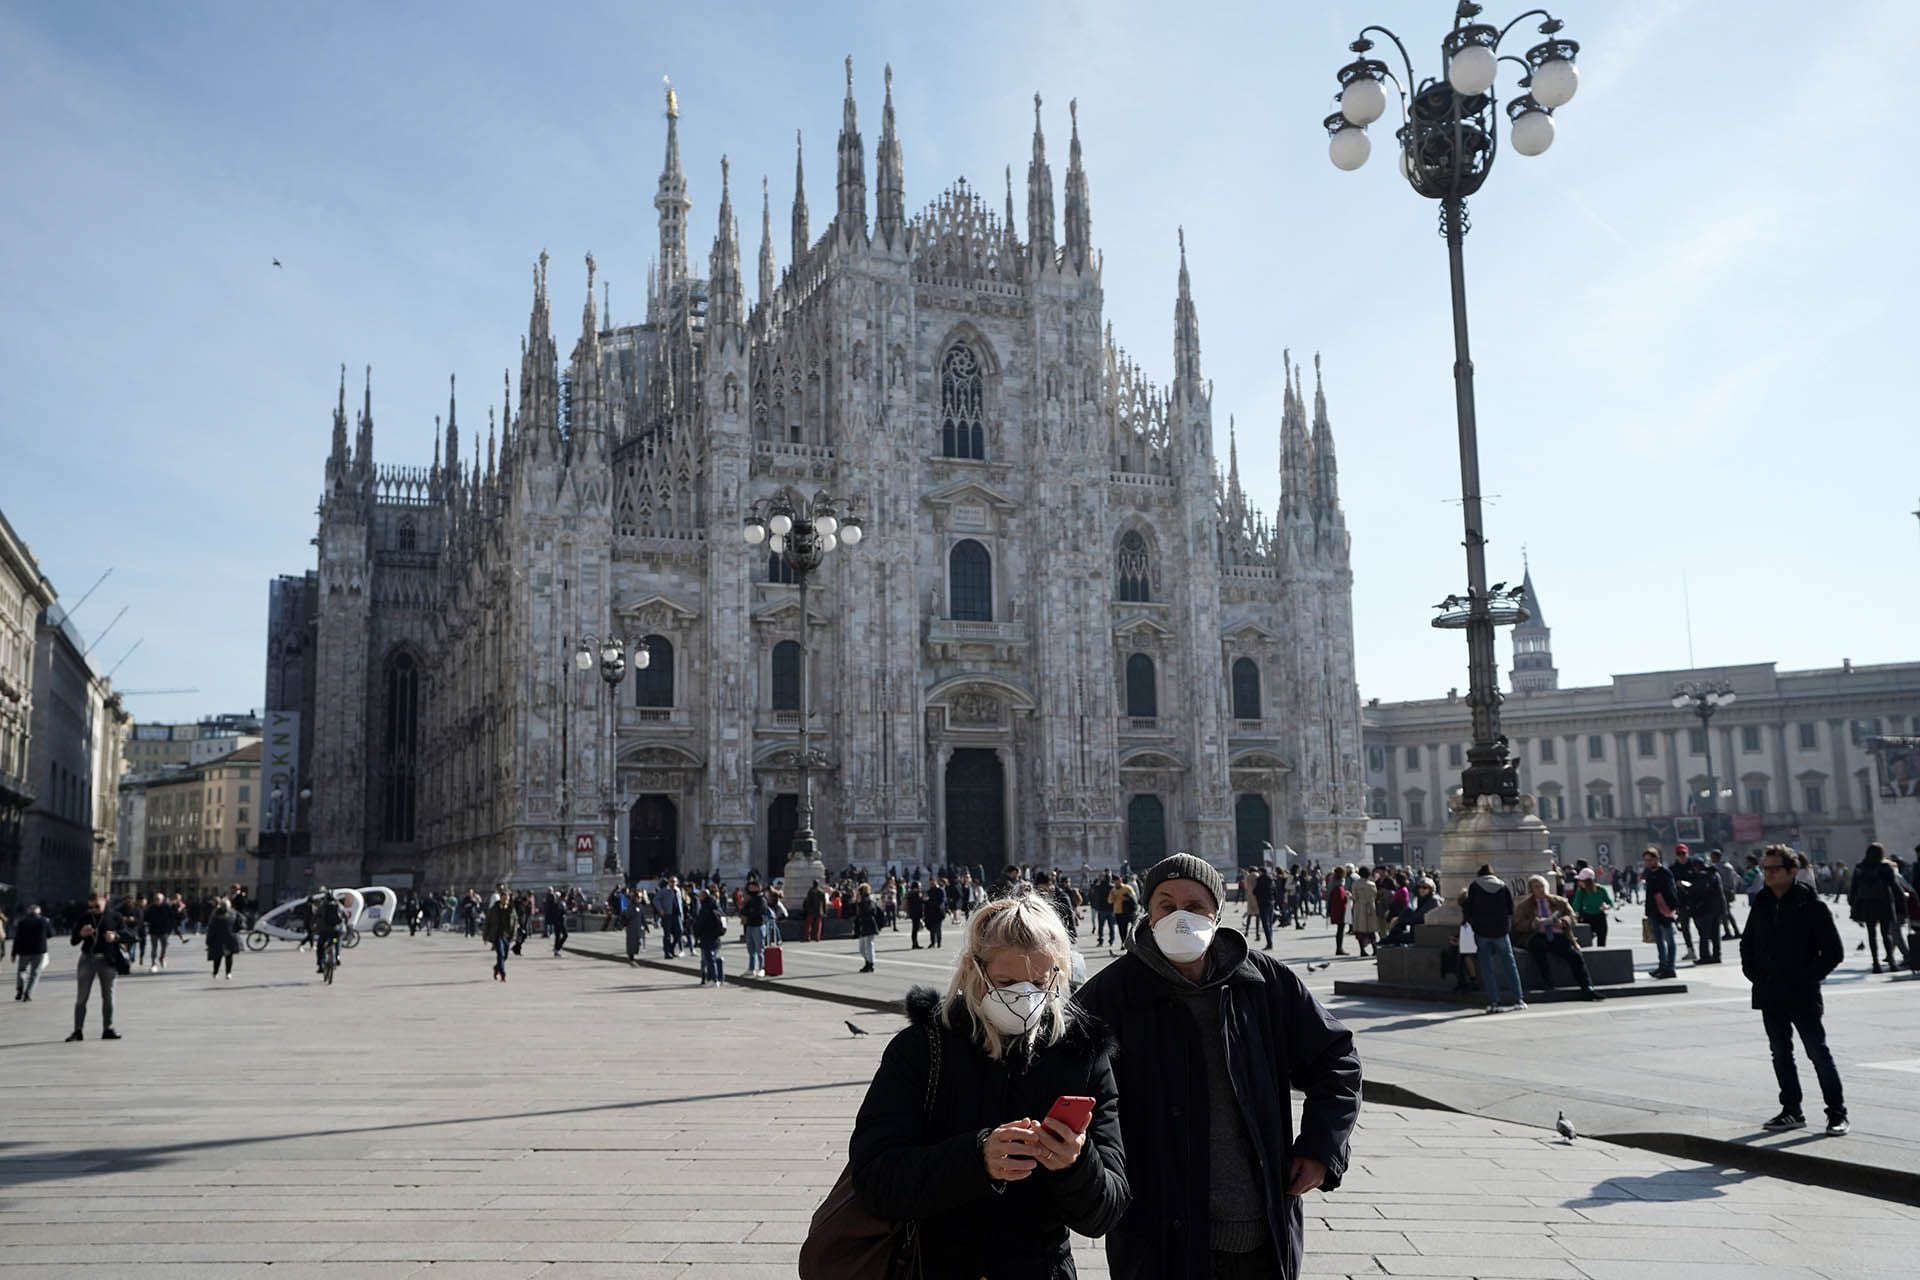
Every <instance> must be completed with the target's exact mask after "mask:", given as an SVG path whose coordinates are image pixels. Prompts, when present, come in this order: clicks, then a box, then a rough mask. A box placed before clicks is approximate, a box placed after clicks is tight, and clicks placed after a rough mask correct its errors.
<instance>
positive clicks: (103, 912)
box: [67, 892, 131, 1040]
mask: <svg viewBox="0 0 1920 1280" xmlns="http://www.w3.org/2000/svg"><path fill="white" fill-rule="evenodd" d="M128 928H129V926H128V925H127V924H126V922H125V920H124V919H123V918H122V916H121V913H120V911H119V910H118V909H117V908H114V907H110V906H108V905H107V900H106V898H105V896H104V895H102V894H100V893H98V892H95V893H90V894H88V895H87V909H86V910H85V911H84V912H82V913H81V914H80V917H79V918H78V919H76V920H75V921H74V922H73V932H72V933H71V934H69V935H68V938H67V941H68V942H70V943H72V944H73V945H74V946H76V947H79V948H80V963H79V964H78V965H76V966H75V967H74V972H75V976H76V977H77V978H78V979H79V985H80V990H79V994H78V996H77V998H76V999H75V1000H74V1002H73V1034H72V1035H70V1036H68V1037H67V1039H69V1040H84V1039H86V1036H85V1034H84V1028H85V1027H86V1025H87V997H89V996H91V995H92V994H93V984H94V983H95V982H96V981H97V982H98V983H99V984H100V1038H101V1039H102V1040H118V1039H119V1038H120V1033H119V1032H118V1031H115V1030H114V1029H113V980H114V979H115V978H117V977H119V976H120V967H121V966H122V965H124V964H126V962H127V959H126V945H127V943H128V942H129V941H131V939H130V938H129V937H128V936H127V932H128Z"/></svg>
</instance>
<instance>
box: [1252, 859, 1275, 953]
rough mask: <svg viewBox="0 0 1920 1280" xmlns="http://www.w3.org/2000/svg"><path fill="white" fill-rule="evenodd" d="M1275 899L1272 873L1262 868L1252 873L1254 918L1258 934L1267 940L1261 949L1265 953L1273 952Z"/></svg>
mask: <svg viewBox="0 0 1920 1280" xmlns="http://www.w3.org/2000/svg"><path fill="white" fill-rule="evenodd" d="M1275 897H1276V890H1275V888H1274V884H1273V873H1272V872H1270V871H1268V870H1267V868H1266V867H1264V866H1263V867H1261V868H1260V870H1259V871H1257V872H1255V873H1254V877H1253V905H1254V914H1255V918H1256V919H1257V920H1259V922H1260V932H1261V933H1262V934H1263V935H1265V937H1266V940H1267V945H1266V946H1265V947H1264V948H1263V949H1264V950H1267V951H1271V950H1273V923H1274V919H1275V917H1276V916H1277V915H1278V910H1277V908H1276V907H1275V903H1274V899H1275Z"/></svg>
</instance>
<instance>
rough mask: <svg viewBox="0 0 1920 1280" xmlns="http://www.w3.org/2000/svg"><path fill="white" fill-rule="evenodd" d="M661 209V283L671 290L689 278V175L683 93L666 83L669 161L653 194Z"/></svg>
mask: <svg viewBox="0 0 1920 1280" xmlns="http://www.w3.org/2000/svg"><path fill="white" fill-rule="evenodd" d="M653 207H654V208H655V209H657V210H659V212H660V284H661V287H662V288H663V289H665V290H671V289H672V288H673V286H674V285H677V284H680V283H682V282H683V281H685V280H686V278H687V211H688V210H689V209H691V208H693V202H692V201H691V200H689V199H687V179H686V175H685V174H683V173H681V172H680V95H678V94H677V93H675V92H674V91H673V86H672V84H671V83H669V84H668V85H667V163H666V167H665V168H663V169H662V170H661V171H660V190H659V192H658V193H657V194H656V195H655V196H654V197H653Z"/></svg>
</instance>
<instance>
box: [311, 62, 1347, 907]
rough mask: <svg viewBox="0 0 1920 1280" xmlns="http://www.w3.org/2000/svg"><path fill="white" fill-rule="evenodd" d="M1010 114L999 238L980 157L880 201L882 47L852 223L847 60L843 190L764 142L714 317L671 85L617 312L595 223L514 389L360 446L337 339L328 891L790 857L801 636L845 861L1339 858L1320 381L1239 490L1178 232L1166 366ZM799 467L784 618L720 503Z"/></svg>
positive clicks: (1037, 133) (1334, 499)
mask: <svg viewBox="0 0 1920 1280" xmlns="http://www.w3.org/2000/svg"><path fill="white" fill-rule="evenodd" d="M1034 107H1035V120H1034V134H1033V158H1032V160H1031V162H1030V163H1029V165H1028V167H1027V211H1026V227H1025V235H1024V236H1022V235H1020V234H1019V233H1018V232H1017V231H1016V226H1015V218H1014V207H1013V186H1012V178H1011V171H1009V177H1008V190H1007V199H1006V207H1005V211H1004V213H996V212H995V211H994V210H993V209H992V208H991V207H990V206H989V204H988V203H987V202H985V201H983V200H982V199H981V196H980V195H979V193H978V192H977V190H976V189H975V188H974V187H972V186H971V185H969V184H967V183H966V182H965V181H964V180H963V181H960V182H958V183H956V184H955V185H954V186H952V187H950V188H948V189H947V190H946V191H945V192H943V193H942V194H941V195H940V196H939V197H938V198H937V199H936V200H934V201H933V203H932V204H931V205H929V206H928V207H927V208H926V209H925V210H923V211H922V212H920V213H918V214H915V215H911V216H910V215H909V214H908V212H907V207H906V203H905V195H904V192H905V184H904V178H903V171H902V151H901V145H900V140H899V138H898V137H897V136H896V134H895V130H894V110H893V93H892V74H891V71H889V72H888V76H887V98H886V103H885V106H884V107H883V108H882V114H881V124H880V140H879V146H878V148H877V150H876V152H875V154H874V157H873V159H874V166H875V170H876V173H875V181H874V187H873V199H874V212H873V216H872V217H871V218H869V216H868V212H867V201H868V187H867V181H866V175H865V163H866V153H865V148H864V144H863V142H862V140H861V135H860V131H859V128H858V124H857V120H856V112H855V107H854V97H853V78H852V67H851V62H849V66H848V74H847V96H846V102H845V107H844V115H843V123H842V126H841V130H840V137H839V144H838V166H837V167H838V175H837V180H836V182H835V193H836V203H835V207H834V210H833V216H832V218H831V219H830V220H829V221H828V223H827V225H826V227H825V228H824V230H823V231H822V232H821V234H819V235H818V236H816V235H814V234H813V233H812V232H811V231H810V229H809V215H808V209H807V202H806V191H805V184H804V176H803V173H802V171H801V169H800V161H799V158H798V156H796V160H795V185H794V199H793V211H792V234H791V240H790V246H791V249H790V258H789V261H788V263H787V264H786V266H785V269H784V270H781V269H778V268H777V266H776V262H775V253H774V246H773V235H772V219H771V213H770V210H769V208H768V204H767V199H766V195H765V188H764V184H763V187H762V205H761V244H760V257H759V280H758V291H757V293H756V294H755V296H754V303H753V305H752V306H751V307H749V306H748V304H747V289H746V281H745V278H744V276H743V273H742V270H741V256H740V243H739V231H738V227H737V225H736V219H735V216H734V212H733V206H732V200H731V193H730V190H729V182H728V175H727V167H726V161H725V160H722V161H721V185H720V202H719V221H718V229H717V234H716V236H715V238H714V241H713V248H712V251H711V253H710V254H709V255H708V259H707V272H706V275H705V278H701V277H700V276H699V275H697V274H695V271H696V268H695V266H694V264H693V263H692V262H691V260H690V259H689V256H688V252H687V238H688V226H687V223H688V217H689V213H690V211H691V208H692V202H691V200H690V199H689V198H688V195H687V180H686V177H685V175H684V173H683V172H682V169H681V163H680V147H679V137H678V115H679V108H678V103H677V101H676V99H675V97H674V95H673V93H672V92H671V91H669V93H668V96H667V113H666V164H665V168H664V171H663V172H662V173H661V175H660V187H659V193H658V195H657V196H656V198H655V200H654V205H655V207H656V209H657V210H658V212H659V246H658V249H657V259H656V262H655V264H654V269H653V273H652V279H651V280H650V283H649V295H648V299H647V311H646V321H645V323H643V324H636V325H631V326H623V327H612V326H608V327H603V326H602V323H601V321H600V319H599V317H598V315H597V314H596V308H595V305H594V303H595V299H594V263H593V259H592V258H591V257H588V258H587V260H586V299H585V305H584V308H583V315H582V319H581V325H580V336H579V338H578V339H577V340H576V342H575V344H574V347H573V350H572V353H571V355H570V356H569V358H568V360H567V361H566V362H565V363H564V364H562V363H561V362H560V361H559V359H558V352H557V348H556V346H555V342H554V338H553V333H552V329H551V326H550V307H549V293H548V273H547V258H546V255H545V254H544V253H543V254H542V255H541V257H540V260H539V264H538V266H537V267H536V268H535V271H534V276H533V308H532V314H531V317H530V318H529V320H528V326H527V334H526V338H525V341H524V342H523V344H522V351H521V359H520V380H519V387H518V396H517V399H516V397H515V396H514V394H513V392H514V388H513V386H512V384H511V380H510V379H509V383H508V386H507V389H506V397H505V401H504V402H503V403H502V405H501V407H500V410H499V417H498V419H497V420H496V419H495V418H494V416H493V413H492V411H491V410H489V413H488V425H487V436H486V442H485V446H484V449H485V453H484V457H482V455H481V449H482V445H481V442H480V438H479V434H478V432H477V431H475V432H474V433H473V436H472V440H473V444H472V448H473V458H472V462H471V464H470V465H469V463H468V462H467V460H466V455H465V454H464V453H463V451H462V438H461V433H460V428H459V426H458V423H457V421H456V417H455V404H454V400H453V397H452V395H451V394H450V395H449V398H448V405H447V417H446V422H445V424H444V433H445V446H444V452H441V449H440V446H439V444H438V443H437V442H438V439H439V436H440V432H439V431H438V430H436V433H435V436H436V447H435V452H436V455H437V456H436V459H435V461H434V464H433V465H432V466H431V467H428V468H420V467H395V466H390V465H376V464H375V462H374V460H373V408H372V391H371V375H369V386H368V390H367V393H366V398H365V400H364V402H363V404H362V406H361V408H360V410H359V414H358V423H357V427H358V430H357V438H356V439H355V440H354V441H353V442H352V446H351V448H350V447H349V440H348V412H347V403H346V388H345V380H344V374H343V378H342V384H341V390H340V400H339V403H338V405H337V406H336V408H335V409H334V415H333V441H332V450H331V452H330V454H329V456H328V458H327V463H326V491H325V494H324V495H323V497H322V500H321V511H320V526H319V538H318V540H317V542H318V546H319V578H320V615H319V623H318V657H317V661H318V669H317V675H318V681H317V684H318V688H319V689H320V690H321V691H322V693H321V697H320V701H319V705H318V706H317V707H316V709H315V712H314V714H315V716H316V723H315V727H314V745H313V759H312V769H313V786H314V796H313V800H312V809H311V824H312V829H313V841H314V843H313V850H314V856H315V861H316V862H317V863H318V864H319V866H318V868H317V870H318V873H319V876H320V878H321V879H322V880H323V881H325V882H327V883H333V884H342V883H362V884H364V883H368V882H370V880H372V879H373V878H374V877H376V876H377V877H381V878H383V879H385V880H386V881H387V882H388V883H400V882H404V881H405V880H406V879H407V878H408V877H411V880H412V883H413V884H415V885H417V886H419V887H421V888H428V887H431V888H436V889H437V888H443V887H447V886H459V887H463V888H464V887H465V886H467V885H470V884H472V885H490V884H493V883H496V882H501V881H504V882H509V883H513V884H546V883H554V882H560V881H582V880H593V879H596V878H598V877H600V876H601V875H602V874H603V873H602V871H601V868H602V866H603V864H610V865H612V866H616V867H617V868H618V869H619V870H622V871H625V872H626V873H628V874H629V875H631V876H635V877H641V876H645V877H651V876H652V875H654V874H655V873H657V872H659V871H662V870H668V869H674V870H679V871H682V872H694V871H709V870H717V871H719V872H720V873H721V874H722V875H724V876H727V877H728V878H729V879H733V880H737V879H739V878H740V877H741V876H743V875H744V873H745V872H746V871H747V870H748V869H749V868H757V869H759V870H760V871H761V872H762V873H763V874H772V875H779V874H780V873H781V869H782V867H783V865H784V863H785V860H786V855H787V849H788V844H789V842H790V840H791V838H792V835H793V832H794V828H795V822H796V814H797V804H796V798H797V797H796V792H797V782H796V769H795V758H796V745H797V734H798V728H799V718H800V707H801V705H802V702H803V697H802V690H801V689H800V678H799V667H798V663H797V660H796V658H797V653H798V651H799V645H798V643H797V640H798V638H799V636H800V634H801V628H802V627H803V626H804V627H805V628H806V634H807V637H808V640H809V642H810V644H809V648H808V654H809V658H808V662H807V667H806V671H807V684H808V688H807V690H806V691H805V693H806V696H805V698H804V701H805V702H806V703H807V704H808V705H809V706H810V717H809V722H810V725H809V727H810V731H811V737H812V741H813V743H814V744H815V746H816V747H818V748H819V749H820V753H821V754H820V756H819V757H818V759H817V762H816V764H815V766H814V768H813V770H812V786H811V791H812V794H813V797H814V803H815V810H816V812H815V823H814V825H815V827H816V829H817V832H818V837H819V842H820V845H821V849H822V852H823V856H824V858H825V861H826V863H827V865H828V866H829V867H831V868H833V869H835V870H836V871H837V870H838V869H839V868H841V867H843V866H847V865H853V866H859V867H866V868H873V869H878V868H881V867H883V866H901V867H909V866H921V865H928V866H935V865H947V864H953V865H959V864H969V865H972V864H979V865H981V866H983V867H985V868H986V869H987V870H988V872H989V874H991V873H992V871H993V870H994V869H995V868H997V867H998V866H1000V865H1001V864H1003V863H1005V862H1007V861H1020V862H1026V863H1043V864H1047V865H1052V866H1058V867H1063V868H1068V869H1071V870H1073V871H1076V872H1077V871H1079V870H1080V869H1081V868H1083V867H1093V868H1100V867H1112V866H1116V865H1119V864H1123V863H1130V864H1132V865H1133V866H1135V867H1144V866H1146V865H1148V864H1150V863H1152V862H1153V861H1155V860H1157V859H1158V858H1159V857H1161V856H1162V855H1163V854H1164V853H1167V852H1170V851H1173V850H1178V849H1186V850H1190V851H1193V852H1195V853H1199V854H1201V855H1203V856H1205V857H1206V858H1208V859H1209V860H1210V861H1212V862H1213V863H1215V864H1216V865H1218V866H1221V867H1231V866H1234V865H1244V864H1247V863H1249V862H1257V861H1259V859H1260V857H1261V853H1262V848H1263V845H1265V844H1266V843H1267V842H1271V843H1272V844H1273V845H1274V846H1276V847H1280V848H1282V849H1283V850H1284V847H1286V846H1291V848H1292V849H1293V850H1294V851H1296V853H1297V855H1298V856H1301V857H1305V858H1314V859H1318V860H1319V861H1320V862H1321V863H1323V864H1326V863H1330V862H1332V861H1334V860H1336V859H1346V860H1353V859H1355V858H1357V857H1358V856H1359V854H1360V851H1361V849H1360V846H1361V834H1362V830H1363V826H1364V817H1363V813H1362V804H1363V794H1362V788H1361V779H1360V771H1359V751H1360V715H1359V697H1358V693H1357V690H1356V686H1355V682H1354V670H1353V622H1352V575H1351V571H1350V568H1349V563H1348V535H1347V531H1346V525H1345V520H1344V517H1343V516H1342V514H1341V510H1340V501H1339V495H1338V486H1337V469H1336V466H1335V461H1334V445H1333V438H1332V434H1331V431H1330V429H1329V426H1328V422H1327V414H1326V400H1325V397H1324V395H1323V393H1322V390H1321V386H1320V371H1319V367H1318V361H1317V360H1316V361H1315V368H1314V384H1315V385H1314V389H1313V400H1312V406H1311V409H1309V407H1308V402H1307V399H1306V393H1305V391H1304V389H1303V387H1302V386H1301V373H1302V371H1301V370H1300V369H1299V367H1298V366H1293V367H1291V368H1290V370H1289V373H1288V375H1287V388H1288V389H1287V394H1286V402H1285V409H1284V412H1283V414H1282V420H1281V422H1280V424H1279V434H1280V438H1281V447H1280V455H1281V471H1282V474H1281V484H1282V497H1281V504H1280V510H1279V512H1278V513H1277V515H1276V516H1275V517H1274V518H1273V519H1271V520H1269V519H1268V517H1267V516H1266V515H1265V514H1264V513H1262V512H1259V511H1256V510H1253V509H1252V508H1251V507H1250V506H1249V504H1248V502H1247V500H1246V497H1245V495H1244V493H1243V491H1242V488H1241V481H1240V470H1239V458H1238V451H1237V446H1234V445H1230V446H1229V454H1228V465H1227V468H1226V473H1225V475H1224V476H1222V475H1221V473H1220V471H1219V469H1218V468H1217V467H1216V464H1215V461H1214V454H1213V439H1214V426H1213V389H1212V386H1211V384H1210V383H1209V382H1208V381H1207V380H1206V379H1205V378H1204V377H1203V376H1202V374H1201V367H1200V331H1199V322H1198V317H1197V313H1196V311H1195V309H1194V303H1193V298H1192V295H1191V290H1190V287H1189V280H1188V272H1187V261H1186V248H1185V245H1184V242H1183V243H1182V245H1181V249H1180V267H1179V284H1178V294H1177V297H1176V300H1175V303H1174V326H1173V376H1172V380H1171V383H1170V384H1169V385H1167V386H1165V387H1159V386H1155V385H1153V384H1152V383H1150V382H1149V381H1148V380H1147V379H1146V378H1145V377H1144V376H1143V375H1142V373H1141V370H1140V367H1139V365H1137V364H1136V363H1135V362H1134V361H1133V360H1132V359H1131V358H1129V357H1128V356H1127V355H1126V354H1125V353H1124V352H1123V351H1122V350H1121V349H1120V348H1119V347H1117V346H1116V345H1115V344H1114V340H1113V335H1112V331H1111V328H1110V327H1103V323H1102V316H1101V312H1102V293H1101V261H1100V255H1099V254H1098V253H1096V252H1095V250H1094V247H1093V237H1092V217H1091V208H1090V205H1089V200H1088V190H1087V176H1086V172H1085V170H1084V169H1083V167H1082V163H1081V148H1080V136H1079V129H1078V122H1077V120H1076V121H1075V125H1074V130H1073V136H1072V139H1071V142H1070V143H1069V149H1068V160H1067V175H1066V187H1065V192H1064V203H1063V209H1062V217H1061V218H1060V220H1059V221H1058V223H1056V221H1055V217H1054V186H1053V175H1052V169H1051V167H1050V166H1049V164H1048V162H1047V155H1046V142H1045V139H1044V137H1043V136H1042V133H1041V128H1040V101H1039V98H1038V97H1037V96H1036V98H1035V100H1034ZM1230 438H1231V436H1230ZM821 491H826V492H830V493H832V494H835V495H839V496H840V497H841V498H842V499H843V500H844V501H845V502H847V503H850V504H851V508H852V509H853V510H854V511H856V512H857V514H858V515H859V516H860V517H861V518H862V521H863V524H864V530H865V533H866V537H865V538H864V540H863V541H862V542H861V543H860V545H859V546H858V547H845V548H842V549H841V550H838V551H835V552H834V553H833V554H832V555H830V556H828V557H827V559H826V562H825V564H823V565H822V567H821V568H820V569H819V570H818V571H816V572H815V573H814V574H813V575H812V579H811V582H810V586H809V589H808V595H809V596H810V600H809V605H808V609H807V612H808V614H809V615H810V616H809V617H807V618H806V619H804V620H803V619H802V617H801V615H800V595H799V592H798V590H797V588H796V587H795V585H794V584H793V583H792V582H791V581H790V576H789V575H788V574H787V573H786V572H785V566H784V565H783V564H782V563H781V562H780V561H779V560H778V558H777V557H773V556H770V555H769V553H768V550H767V548H766V547H765V546H759V547H753V546H749V545H748V544H747V543H746V541H745V540H744V539H743V538H742V536H741V529H742V521H743V518H744V517H745V516H746V515H747V514H748V513H749V511H750V509H751V507H752V504H753V503H754V502H755V501H756V500H761V499H765V498H768V497H770V496H772V495H775V494H779V493H786V494H790V495H792V500H793V501H795V502H796V503H798V502H804V501H806V500H808V499H810V498H812V497H813V496H814V495H815V494H816V493H819V492H821ZM609 635H613V636H619V637H630V638H632V639H633V640H635V641H638V640H641V639H643V638H644V642H645V644H646V646H647V652H648V657H649V663H648V666H647V667H646V669H644V670H634V671H631V672H630V673H629V674H628V677H627V678H626V679H625V680H624V681H623V682H622V683H621V684H619V685H617V686H611V687H610V686H609V685H607V684H606V683H605V682H603V681H602V679H601V678H600V676H599V673H598V671H597V670H595V669H588V670H585V671H582V670H580V669H579V668H577V667H576V664H575V660H574V659H575V653H576V651H577V650H578V649H579V648H580V647H581V645H582V643H583V641H586V640H589V639H592V640H596V641H597V640H599V639H602V638H604V637H607V636H609ZM610 688H611V692H609V690H610ZM610 703H611V704H612V705H609V704H610ZM609 845H611V848H612V850H613V851H614V853H615V856H614V857H613V858H608V857H607V856H606V855H607V853H608V850H609ZM589 858H590V861H589ZM769 868H771V871H769ZM589 869H590V871H589ZM603 882H604V881H603Z"/></svg>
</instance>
